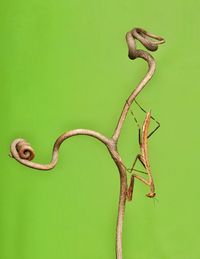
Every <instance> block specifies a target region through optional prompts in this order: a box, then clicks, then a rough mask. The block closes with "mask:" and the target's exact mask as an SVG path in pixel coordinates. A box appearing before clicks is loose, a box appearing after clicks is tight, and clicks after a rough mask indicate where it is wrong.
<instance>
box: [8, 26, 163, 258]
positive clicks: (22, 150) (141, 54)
mask: <svg viewBox="0 0 200 259" xmlns="http://www.w3.org/2000/svg"><path fill="white" fill-rule="evenodd" d="M135 39H137V40H139V41H140V42H141V43H142V44H143V45H144V46H145V47H146V48H147V49H148V50H151V51H155V50H157V48H158V44H162V43H164V39H163V38H161V37H159V36H156V35H154V34H150V33H148V32H146V31H145V30H143V29H140V28H136V29H133V30H131V31H130V32H128V33H127V34H126V41H127V45H128V49H129V58H130V59H136V58H142V59H144V60H145V61H146V62H147V63H148V66H149V69H148V72H147V74H146V75H145V77H144V78H143V80H142V81H141V82H140V83H139V84H138V86H137V87H136V88H135V90H134V91H133V92H132V93H131V95H130V96H129V97H128V99H127V100H126V102H125V104H124V107H123V109H122V112H121V115H120V117H119V120H118V123H117V126H116V128H115V131H114V133H113V136H112V138H107V137H105V136H104V135H102V134H100V133H98V132H96V131H93V130H88V129H75V130H72V131H69V132H66V133H64V134H62V135H61V136H60V137H59V138H58V139H57V140H56V142H55V144H54V147H53V152H52V159H51V162H50V163H49V164H39V163H35V162H32V161H31V160H32V159H33V158H34V155H35V154H34V150H33V149H32V147H31V146H30V145H29V144H28V143H27V142H26V141H25V140H23V139H16V140H14V141H13V142H12V144H11V151H10V155H11V157H13V158H15V159H16V160H17V161H18V162H20V163H21V164H23V165H25V166H28V167H31V168H35V169H38V170H50V169H52V168H54V167H55V165H56V163H57V161H58V153H59V148H60V145H61V144H62V142H63V141H64V140H66V139H68V138H70V137H73V136H77V135H87V136H90V137H94V138H96V139H97V140H99V141H101V142H102V143H103V144H104V145H105V146H106V147H107V149H108V151H109V153H110V155H111V157H112V159H113V161H114V162H115V164H116V166H117V168H118V171H119V175H120V195H119V205H118V218H117V228H116V259H122V227H123V218H124V211H125V204H126V199H127V173H126V167H125V166H124V163H123V161H122V159H121V157H120V155H119V152H118V150H117V142H118V139H119V136H120V133H121V129H122V126H123V123H124V121H125V118H126V115H127V113H128V111H129V108H130V106H131V104H132V102H133V101H134V99H135V98H136V96H137V95H138V94H139V93H140V92H141V90H142V89H143V88H144V86H145V85H146V84H147V82H148V81H149V80H150V79H151V77H152V76H153V74H154V71H155V61H154V59H153V57H152V56H151V55H150V54H149V53H148V52H146V51H143V50H137V49H136V43H135ZM152 39H155V40H156V41H153V40H152ZM135 177H136V176H135Z"/></svg>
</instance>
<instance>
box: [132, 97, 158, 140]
mask: <svg viewBox="0 0 200 259" xmlns="http://www.w3.org/2000/svg"><path fill="white" fill-rule="evenodd" d="M135 103H136V104H137V106H138V107H139V108H140V109H141V110H142V111H143V112H144V113H147V111H146V110H145V109H144V108H143V107H142V106H141V105H140V104H139V103H138V102H137V101H136V100H135ZM131 114H132V113H131ZM151 119H152V120H153V121H155V122H156V124H157V126H156V128H155V129H153V130H152V132H150V133H149V134H148V136H147V138H150V137H151V136H152V135H153V134H154V133H155V132H156V131H157V130H158V129H159V128H160V122H159V121H157V120H156V119H155V118H154V117H153V116H151Z"/></svg>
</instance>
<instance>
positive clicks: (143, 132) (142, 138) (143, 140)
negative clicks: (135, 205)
mask: <svg viewBox="0 0 200 259" xmlns="http://www.w3.org/2000/svg"><path fill="white" fill-rule="evenodd" d="M135 103H136V104H137V105H138V106H139V108H140V109H141V110H142V111H143V112H145V113H146V116H145V119H144V122H143V125H142V128H141V127H140V125H139V123H138V121H137V119H136V117H135V115H134V113H133V111H132V110H130V111H131V114H132V116H133V118H134V121H135V122H136V124H137V126H138V129H139V138H138V140H139V145H140V154H138V155H137V156H136V158H135V160H134V162H133V164H132V167H131V168H130V169H127V171H128V172H129V173H132V172H133V171H135V172H139V173H144V174H147V175H148V180H146V179H145V178H143V177H141V176H140V175H138V174H135V173H132V175H131V179H130V185H129V187H128V190H127V199H128V200H129V201H131V200H132V196H133V188H134V183H135V178H136V179H138V180H140V181H142V182H143V183H144V184H146V185H147V186H149V188H150V192H149V193H147V194H146V196H147V197H149V198H154V197H155V196H156V193H155V186H154V181H153V176H152V173H151V168H150V163H149V158H148V138H150V137H151V136H152V135H153V133H155V132H156V130H158V128H159V127H160V123H159V122H158V121H157V120H156V119H155V118H154V117H153V116H152V115H151V111H148V112H146V111H145V110H144V109H143V108H142V107H141V106H140V104H139V103H138V102H137V101H136V100H135ZM151 119H153V120H154V121H155V122H156V123H157V126H156V128H155V129H154V130H153V131H152V132H151V133H148V130H149V126H150V122H151ZM137 160H139V161H140V162H141V164H142V165H143V167H144V168H145V170H146V172H143V171H140V170H137V169H135V164H136V162H137Z"/></svg>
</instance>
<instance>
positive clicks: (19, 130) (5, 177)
mask: <svg viewBox="0 0 200 259" xmlns="http://www.w3.org/2000/svg"><path fill="white" fill-rule="evenodd" d="M199 8H200V4H199V2H198V1H194V0H192V1H185V2H183V1H171V0H170V1H158V0H156V1H155V0H154V1H145V0H140V1H137V2H136V1H130V0H127V1H114V0H110V1H89V0H86V1H72V0H69V1H62V0H57V1H51V0H49V1H47V0H35V1H33V0H29V1H24V0H18V1H10V0H6V1H5V0H2V1H1V2H0V24H1V26H0V37H1V40H0V49H1V51H0V55H1V57H0V65H1V77H0V85H1V94H0V110H1V134H0V164H1V170H0V208H1V211H0V258H2V259H47V258H48V259H56V258H59V259H64V258H72V259H74V258H76V259H78V258H87V259H90V258H91V259H92V258H95V259H100V258H101V259H102V258H104V259H111V258H115V225H116V217H117V205H118V195H119V175H118V171H117V169H116V167H115V164H114V163H113V161H112V160H111V158H110V155H109V154H108V152H107V150H106V149H105V147H104V146H103V145H102V144H101V143H98V142H97V141H95V140H94V139H91V138H88V137H84V136H79V137H75V138H72V139H70V140H67V141H66V142H65V143H64V144H63V146H62V147H61V150H60V156H59V163H58V165H57V167H56V168H55V169H54V170H52V171H50V172H41V171H36V170H33V169H30V168H26V167H24V166H22V165H20V164H18V163H17V162H16V161H15V160H12V159H11V158H10V157H9V156H8V154H9V145H10V143H11V142H12V140H13V139H15V138H18V137H22V138H25V139H27V140H28V141H29V142H30V143H31V144H32V146H33V147H34V149H35V151H36V158H35V161H37V162H41V163H47V162H48V161H49V160H50V157H51V150H52V146H53V143H54V141H55V139H56V138H57V137H58V136H59V135H60V134H61V133H63V132H65V131H68V130H71V129H75V128H89V129H93V130H97V131H99V132H102V133H103V134H105V135H106V136H111V135H112V132H113V130H114V128H115V125H116V122H117V119H118V116H119V114H120V112H121V109H122V106H123V104H124V101H125V99H126V98H127V97H128V95H129V94H130V92H131V91H132V90H133V89H134V87H135V86H136V85H137V83H138V82H139V80H140V79H141V78H142V77H143V75H144V74H145V72H146V70H147V65H146V63H145V62H144V61H143V60H136V61H130V60H129V59H128V58H127V47H126V43H125V33H126V32H127V31H128V30H130V29H132V28H133V27H142V28H144V29H146V30H148V31H150V32H152V33H155V34H157V35H161V36H163V37H164V38H165V39H166V43H165V44H164V45H162V46H160V47H159V50H158V51H157V52H156V53H153V55H154V57H155V59H156V62H157V71H156V75H155V77H154V78H153V79H152V81H151V82H150V83H149V85H148V86H147V87H146V88H145V90H144V91H143V92H142V93H141V95H140V97H139V98H138V101H140V103H141V104H142V106H143V107H145V108H146V109H149V108H151V110H152V113H153V115H154V116H155V117H156V118H157V119H158V120H159V121H160V123H161V128H160V130H159V131H158V133H157V134H155V135H154V136H153V137H152V139H151V141H150V143H149V152H150V161H151V167H152V171H153V174H154V177H155V184H156V191H157V194H158V196H157V197H158V200H159V201H158V202H157V201H154V200H152V199H148V198H147V197H145V194H146V193H147V191H148V190H147V188H146V187H145V186H143V185H142V184H141V183H139V182H137V183H136V187H135V196H134V201H133V202H131V203H127V207H126V213H125V221H124V232H123V234H124V238H123V254H124V257H123V258H124V259H134V258H136V259H147V258H148V259H175V258H176V259H188V258H190V259H199V258H200V249H199V241H200V238H199V229H200V220H199V219H200V217H199V216H200V209H199V208H200V203H199V199H200V198H199V196H200V195H199V194H200V191H199V181H200V170H199V169H200V168H199V163H198V161H199V129H200V124H199V114H198V110H199V108H198V107H199V96H200V88H199V86H198V84H199V83H198V81H199V79H198V76H199V68H200V59H199V51H198V48H199V41H200V33H199V23H200V18H199ZM138 46H139V47H141V46H140V44H139V45H138ZM133 109H135V112H136V114H137V116H139V119H140V120H141V121H142V119H143V118H144V114H142V113H141V112H140V111H139V110H138V109H137V108H134V107H133ZM119 151H120V154H121V156H122V157H123V159H124V161H125V163H126V164H127V165H129V166H130V164H131V161H132V160H133V158H134V156H135V155H136V154H137V152H138V143H137V128H136V125H135V124H134V122H133V118H132V117H131V116H130V115H129V116H128V117H127V120H126V125H124V128H123V132H122V136H121V138H120V142H119Z"/></svg>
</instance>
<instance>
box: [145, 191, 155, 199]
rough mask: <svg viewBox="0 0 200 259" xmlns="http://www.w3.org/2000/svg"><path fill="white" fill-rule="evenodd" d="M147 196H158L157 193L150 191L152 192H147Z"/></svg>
mask: <svg viewBox="0 0 200 259" xmlns="http://www.w3.org/2000/svg"><path fill="white" fill-rule="evenodd" d="M146 196H147V197H149V198H154V197H155V196H156V193H155V192H150V193H147V194H146Z"/></svg>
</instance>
